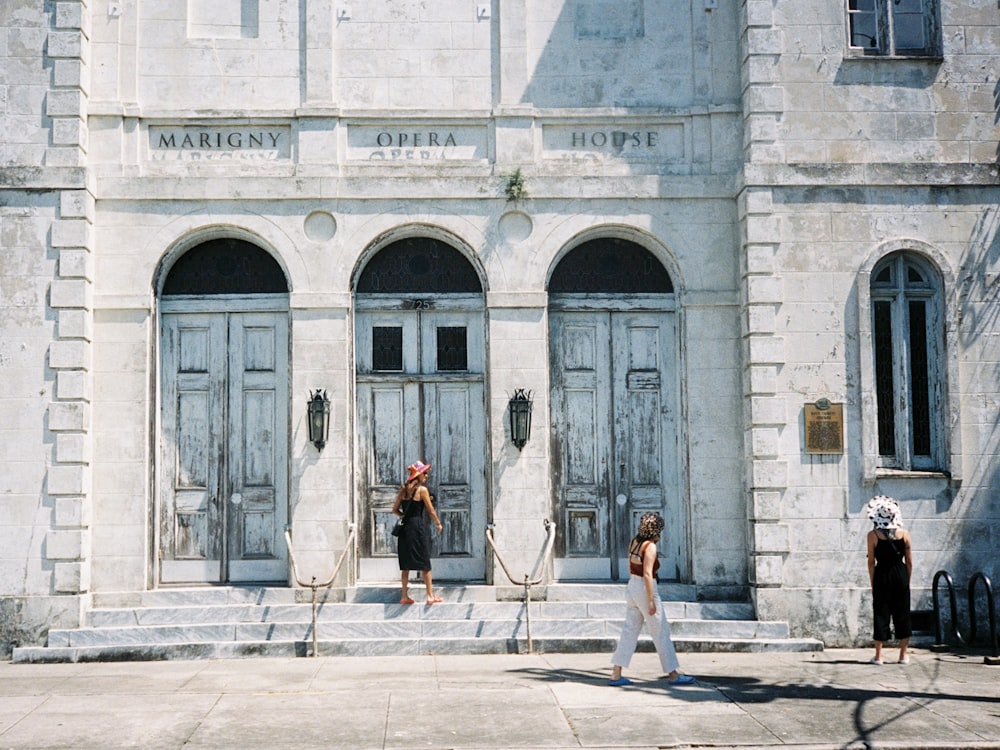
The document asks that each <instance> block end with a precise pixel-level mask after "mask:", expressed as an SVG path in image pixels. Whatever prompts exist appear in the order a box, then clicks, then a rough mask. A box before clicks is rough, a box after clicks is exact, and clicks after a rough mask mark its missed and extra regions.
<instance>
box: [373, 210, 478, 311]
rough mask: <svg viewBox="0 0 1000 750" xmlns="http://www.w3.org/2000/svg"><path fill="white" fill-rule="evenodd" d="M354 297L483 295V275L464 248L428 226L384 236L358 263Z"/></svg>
mask: <svg viewBox="0 0 1000 750" xmlns="http://www.w3.org/2000/svg"><path fill="white" fill-rule="evenodd" d="M354 276H355V280H354V285H353V286H354V291H355V293H357V294H401V293H437V294H482V293H483V292H484V290H485V284H484V275H483V272H482V269H481V267H480V265H479V264H478V262H476V259H475V254H474V253H473V252H472V250H471V248H469V247H468V246H467V245H466V244H465V243H463V242H461V241H460V240H458V239H457V238H455V237H454V236H452V235H451V234H449V233H447V232H445V231H443V230H440V229H437V228H435V227H432V226H425V225H413V226H410V227H406V228H403V229H396V230H393V231H392V232H387V233H386V234H384V235H382V236H381V237H379V238H378V239H376V240H375V241H374V242H373V243H371V245H370V246H369V248H368V249H367V250H366V251H365V252H364V253H363V254H362V256H361V258H359V261H358V266H357V269H356V271H355V274H354Z"/></svg>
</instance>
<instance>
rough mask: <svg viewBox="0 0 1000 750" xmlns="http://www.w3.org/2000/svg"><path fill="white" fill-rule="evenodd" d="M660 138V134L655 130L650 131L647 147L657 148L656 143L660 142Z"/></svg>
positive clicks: (647, 137) (647, 135)
mask: <svg viewBox="0 0 1000 750" xmlns="http://www.w3.org/2000/svg"><path fill="white" fill-rule="evenodd" d="M659 138H660V134H659V133H657V132H656V131H655V130H650V131H649V132H648V133H646V145H647V146H649V147H650V148H655V147H656V142H657V141H658V140H659Z"/></svg>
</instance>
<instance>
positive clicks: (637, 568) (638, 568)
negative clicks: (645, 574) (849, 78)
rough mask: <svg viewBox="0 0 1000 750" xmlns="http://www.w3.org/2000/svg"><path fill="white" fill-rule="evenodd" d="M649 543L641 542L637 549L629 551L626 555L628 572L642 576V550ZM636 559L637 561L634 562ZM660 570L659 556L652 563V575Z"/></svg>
mask: <svg viewBox="0 0 1000 750" xmlns="http://www.w3.org/2000/svg"><path fill="white" fill-rule="evenodd" d="M647 544H649V542H648V541H646V542H643V543H642V544H640V545H639V549H638V550H637V551H635V552H630V553H629V555H628V572H629V573H631V574H632V575H634V576H642V551H643V550H644V549H646V545H647ZM636 559H638V560H639V562H636ZM659 570H660V558H659V557H657V558H656V561H655V562H654V563H653V577H654V578H656V574H657V572H658V571H659Z"/></svg>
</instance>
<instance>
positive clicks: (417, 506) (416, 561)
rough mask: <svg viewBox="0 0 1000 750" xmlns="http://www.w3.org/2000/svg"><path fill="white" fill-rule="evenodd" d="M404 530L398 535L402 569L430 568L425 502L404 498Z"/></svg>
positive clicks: (397, 542) (400, 566)
mask: <svg viewBox="0 0 1000 750" xmlns="http://www.w3.org/2000/svg"><path fill="white" fill-rule="evenodd" d="M400 508H401V509H402V511H403V530H402V532H400V534H399V536H398V537H396V550H397V553H398V555H399V569H400V570H430V569H431V542H430V537H429V535H428V533H427V524H426V523H425V521H424V504H423V503H422V502H419V501H417V500H404V501H403V502H402V504H401V505H400Z"/></svg>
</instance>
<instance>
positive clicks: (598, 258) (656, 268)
mask: <svg viewBox="0 0 1000 750" xmlns="http://www.w3.org/2000/svg"><path fill="white" fill-rule="evenodd" d="M673 291H674V284H673V281H672V280H671V279H670V274H669V273H667V269H666V268H664V267H663V264H662V263H660V261H658V260H657V259H656V257H655V256H654V255H653V254H652V253H651V252H649V250H647V249H646V248H644V247H642V246H641V245H638V244H636V243H635V242H631V241H629V240H622V239H617V238H614V237H604V238H601V239H596V240H590V241H588V242H584V243H583V244H582V245H579V246H578V247H575V248H574V249H572V250H570V251H569V253H567V254H566V256H565V257H564V258H563V259H562V260H560V261H559V264H558V265H557V266H556V268H555V271H553V273H552V279H551V280H550V281H549V293H550V294H559V293H564V294H570V293H596V294H669V293H671V292H673Z"/></svg>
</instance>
